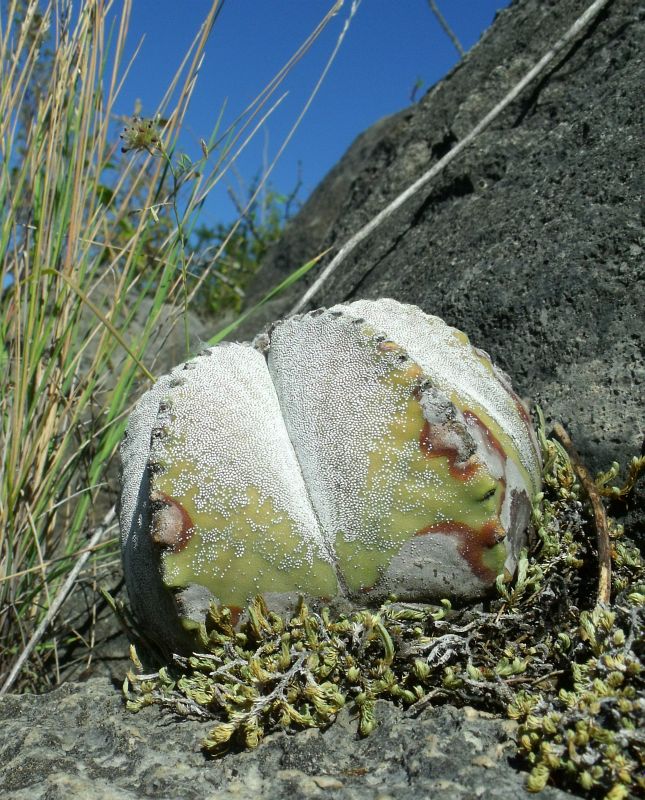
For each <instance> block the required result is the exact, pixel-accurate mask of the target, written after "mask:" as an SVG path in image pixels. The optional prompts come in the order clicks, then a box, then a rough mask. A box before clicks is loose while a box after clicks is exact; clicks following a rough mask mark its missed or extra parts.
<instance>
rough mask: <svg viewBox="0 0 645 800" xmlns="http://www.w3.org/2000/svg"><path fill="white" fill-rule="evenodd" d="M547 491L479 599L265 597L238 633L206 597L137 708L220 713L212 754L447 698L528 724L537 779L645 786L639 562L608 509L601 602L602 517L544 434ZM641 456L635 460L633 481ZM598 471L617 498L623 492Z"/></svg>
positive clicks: (136, 688) (529, 755) (134, 686)
mask: <svg viewBox="0 0 645 800" xmlns="http://www.w3.org/2000/svg"><path fill="white" fill-rule="evenodd" d="M539 438H540V442H541V446H542V455H543V459H544V476H543V478H544V492H543V494H542V495H540V497H539V498H538V501H537V502H536V504H535V507H534V511H533V522H534V529H535V532H536V535H535V541H534V542H533V544H532V546H531V548H530V550H529V552H526V553H524V554H523V555H522V557H521V559H520V562H519V566H518V570H517V575H516V577H515V580H514V582H513V583H512V584H505V583H504V582H503V581H502V580H501V579H500V580H499V581H498V584H497V596H496V597H494V598H493V599H491V600H489V601H488V602H487V603H485V604H483V605H479V606H476V607H470V608H463V609H453V608H452V607H451V604H450V602H449V601H448V600H445V601H443V602H442V604H441V605H440V606H419V605H407V604H403V603H397V602H396V601H395V599H394V598H393V599H392V600H390V601H389V602H387V603H385V604H384V605H383V606H382V607H381V608H380V609H378V610H377V611H375V610H364V611H360V612H356V613H353V614H350V615H348V616H340V617H336V618H334V617H332V616H331V615H330V614H329V612H328V611H327V610H326V609H323V610H322V611H320V612H315V611H313V610H311V609H308V608H307V607H306V606H305V605H304V604H301V605H300V607H299V609H298V612H297V613H296V615H295V616H294V617H293V618H292V619H290V620H288V621H285V620H283V619H282V618H281V617H279V616H278V615H276V614H274V613H272V612H270V611H269V610H268V609H267V608H266V606H265V605H264V603H263V601H262V600H261V599H260V598H257V599H256V600H255V601H254V602H253V603H252V604H251V605H250V606H249V607H248V609H247V615H246V616H247V619H246V622H245V623H244V624H243V625H242V628H241V630H239V631H236V630H235V629H234V628H233V626H232V624H231V617H230V612H229V611H228V609H226V608H217V607H213V608H211V611H210V614H209V616H208V619H207V622H206V624H205V625H204V626H202V628H201V629H200V632H199V635H200V643H201V651H202V652H200V653H198V654H195V655H194V656H192V657H190V658H179V657H175V661H174V663H173V664H172V665H171V666H169V667H168V668H164V669H162V670H159V671H158V672H156V673H154V674H148V675H146V674H143V671H142V668H141V665H140V664H138V660H137V659H136V653H133V655H134V660H135V667H136V671H133V672H131V673H130V674H129V675H128V677H127V678H126V680H125V683H124V693H125V696H126V698H127V706H128V708H129V709H130V710H132V711H138V710H139V709H141V708H143V707H144V706H146V705H150V704H158V705H162V706H165V707H168V708H171V709H173V710H174V711H176V712H179V713H181V714H185V715H189V716H195V717H198V718H201V719H212V720H213V728H212V730H211V732H210V733H209V735H208V736H207V737H206V739H205V741H204V747H205V748H206V750H208V751H209V752H211V753H213V754H221V753H223V752H225V751H226V750H227V749H228V748H230V747H232V746H246V747H255V746H256V745H257V744H258V743H259V742H260V741H261V739H262V737H263V736H264V735H265V734H266V733H268V732H270V731H273V730H276V729H279V728H306V727H320V728H324V727H326V726H328V725H329V724H331V722H332V721H333V720H334V718H335V716H336V714H337V713H338V711H339V710H340V709H341V708H342V707H343V706H349V707H350V709H351V710H352V711H353V712H354V713H355V714H356V719H357V726H358V730H359V731H360V733H361V734H363V735H367V734H369V733H370V731H372V730H373V729H374V727H375V726H376V725H378V719H377V717H376V714H375V703H376V700H377V699H389V700H391V701H392V702H395V703H397V704H399V705H402V706H414V705H415V704H417V705H416V708H418V709H421V708H423V707H425V706H426V705H427V704H430V703H432V704H438V703H442V702H450V703H453V704H456V705H465V704H470V705H475V706H479V707H481V708H485V709H487V710H489V711H491V710H493V711H497V712H498V713H500V714H506V715H508V716H509V717H511V718H512V719H514V720H517V721H518V723H519V728H518V733H517V745H518V755H519V757H520V758H521V759H522V760H523V762H524V763H525V764H526V766H527V768H528V769H530V772H529V774H528V777H527V788H528V789H529V790H531V791H539V790H540V789H542V788H543V787H545V786H546V785H556V786H558V787H561V788H565V789H567V790H570V791H573V792H576V793H578V794H581V795H583V796H587V797H607V798H611V800H617V799H618V798H622V797H627V796H630V795H635V794H636V793H638V792H639V790H640V791H643V790H645V783H644V782H643V777H642V775H643V748H642V734H640V733H639V724H640V720H642V718H643V712H644V711H645V702H644V701H643V666H642V660H641V659H642V647H643V645H642V642H643V631H644V629H645V619H644V618H645V610H644V608H645V568H644V565H643V561H642V558H641V556H640V553H639V552H638V550H637V549H636V548H635V547H634V546H633V545H632V544H630V542H629V541H628V540H627V539H625V538H624V536H623V531H622V528H621V527H620V526H619V525H617V524H616V522H615V521H614V520H612V519H611V518H610V519H609V533H610V540H611V552H612V602H611V606H603V605H598V604H596V585H597V553H596V545H595V536H594V529H593V524H592V521H591V520H592V514H591V512H590V509H589V508H588V507H587V501H586V500H585V499H584V495H583V493H582V491H581V489H580V486H579V484H578V481H577V479H576V474H575V471H574V469H573V466H572V464H571V462H570V459H569V457H568V456H567V453H566V452H565V450H564V449H563V448H562V446H561V445H560V444H558V442H556V441H553V440H550V439H547V438H546V437H545V436H544V432H543V426H542V428H541V430H540V433H539ZM644 462H645V460H643V459H635V461H634V463H633V464H632V466H631V467H630V469H629V471H628V482H629V483H630V485H633V484H634V482H635V480H636V477H637V474H638V472H639V471H641V470H642V468H643V465H644ZM616 474H617V472H616V470H615V468H613V467H612V469H611V470H609V471H607V472H606V473H604V474H603V475H601V476H600V477H599V480H598V484H597V485H598V489H599V492H600V493H601V494H602V495H604V496H606V497H607V498H609V499H611V500H612V501H615V499H616V498H620V497H622V496H624V494H625V491H624V490H623V489H619V488H616V487H609V486H608V484H609V482H610V481H611V480H613V479H614V478H615V477H616Z"/></svg>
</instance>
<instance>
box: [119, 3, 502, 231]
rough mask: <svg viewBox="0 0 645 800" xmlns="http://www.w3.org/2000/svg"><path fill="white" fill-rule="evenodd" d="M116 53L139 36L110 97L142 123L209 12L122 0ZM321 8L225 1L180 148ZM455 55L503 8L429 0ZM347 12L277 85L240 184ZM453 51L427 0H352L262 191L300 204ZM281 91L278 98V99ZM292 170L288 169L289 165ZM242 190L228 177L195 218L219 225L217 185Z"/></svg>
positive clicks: (272, 140)
mask: <svg viewBox="0 0 645 800" xmlns="http://www.w3.org/2000/svg"><path fill="white" fill-rule="evenodd" d="M133 5H134V9H133V14H132V20H131V27H130V37H129V40H128V52H129V53H131V52H133V50H134V48H135V45H136V44H137V43H138V41H139V40H140V39H141V37H142V36H144V37H145V39H144V42H143V45H142V48H141V51H140V53H139V56H138V57H137V60H136V62H135V64H134V66H133V68H132V70H131V72H130V75H129V77H128V80H127V83H126V85H125V87H124V90H123V92H122V94H121V97H120V100H119V103H118V111H119V113H121V114H127V113H131V112H132V109H133V108H134V103H135V100H137V99H139V100H140V101H141V104H142V114H143V115H144V116H145V115H151V114H152V113H153V112H154V110H155V109H156V107H157V104H158V102H159V101H160V99H161V97H162V95H163V93H164V90H165V88H166V86H167V84H168V82H169V81H170V79H171V77H172V75H173V74H174V72H175V69H176V68H177V66H178V64H179V62H180V60H181V58H182V56H183V54H184V53H185V51H186V49H187V47H188V46H189V44H190V42H191V41H192V39H193V37H194V35H195V32H196V31H197V30H198V28H199V26H200V24H201V22H202V20H203V19H204V17H205V15H206V14H207V12H208V10H209V8H210V0H134V3H133ZM332 5H333V2H332V0H226V1H225V3H224V6H223V9H222V11H221V13H220V16H219V18H218V20H217V22H216V24H215V27H214V29H213V33H212V35H211V38H210V41H209V43H208V45H207V50H206V58H205V61H204V65H203V67H202V71H201V74H200V77H199V81H198V84H197V89H196V91H195V94H194V98H193V101H192V105H191V108H190V110H189V113H188V116H187V120H186V125H185V128H184V134H183V138H182V147H183V149H184V150H185V151H186V152H187V153H188V155H190V156H191V157H192V158H194V159H196V158H199V157H200V156H201V151H200V146H199V139H200V137H204V138H208V135H209V133H210V131H211V130H212V128H213V126H214V123H215V120H216V119H217V116H218V114H219V113H220V110H221V108H222V104H223V103H224V102H225V101H226V103H227V105H226V111H225V114H224V122H225V123H227V122H231V121H232V120H233V119H234V118H235V117H236V116H237V114H239V113H240V112H241V111H242V110H243V109H244V108H245V107H246V105H247V104H248V103H249V102H250V101H251V100H253V98H254V97H255V96H256V95H257V93H258V92H259V91H260V90H261V89H262V88H263V87H264V85H265V84H266V83H267V82H268V80H269V79H270V78H272V77H273V75H274V74H275V72H276V71H277V70H278V69H280V68H281V67H282V66H283V64H284V63H285V62H286V61H287V60H288V59H289V57H290V56H291V55H292V54H293V53H294V51H295V50H296V49H297V47H298V46H299V45H300V44H301V43H302V42H303V41H304V39H305V38H306V37H307V36H308V34H309V33H310V32H311V31H312V30H313V29H314V27H315V26H316V24H317V23H318V22H319V21H320V20H321V19H322V17H323V16H324V15H325V13H326V12H327V11H328V10H329V9H330V8H331V6H332ZM437 5H438V7H439V8H440V10H441V11H442V13H443V14H444V16H445V17H446V19H447V20H448V22H449V24H450V26H451V27H452V29H453V31H454V32H455V34H456V35H457V37H458V38H459V40H460V42H461V44H462V45H463V47H464V48H465V49H466V50H467V49H469V48H470V47H472V46H473V44H475V42H476V41H477V40H478V39H479V37H480V36H481V34H482V32H483V31H484V30H485V29H486V28H487V27H488V26H489V25H490V24H491V22H492V20H493V18H494V16H495V13H496V11H498V10H499V9H500V8H504V7H505V6H507V5H508V0H437ZM350 8H351V0H345V3H344V5H343V7H342V8H341V10H340V12H339V13H338V14H337V15H336V17H334V19H333V20H332V21H331V23H330V24H329V25H328V27H327V28H326V29H325V31H324V32H323V34H322V35H321V36H320V37H319V39H318V40H317V41H316V43H315V44H314V46H313V48H312V49H311V50H310V51H309V52H308V53H307V55H306V56H305V58H304V59H303V60H302V61H300V62H299V63H298V64H297V65H296V67H295V69H294V70H293V71H292V72H291V73H290V75H289V76H288V77H287V79H286V82H285V83H284V84H283V87H284V88H283V89H282V91H288V92H289V94H288V96H287V97H286V98H285V100H284V101H283V102H282V103H281V105H280V106H279V108H278V109H277V110H276V111H275V113H274V114H273V115H272V116H271V118H270V119H269V120H268V121H267V123H266V124H265V126H264V129H263V130H262V131H261V132H260V133H259V135H258V136H257V138H256V139H255V141H254V142H253V143H252V144H251V145H250V146H249V148H248V149H247V150H246V151H245V153H244V154H243V156H242V157H241V158H240V160H239V161H238V164H237V169H238V172H239V175H240V177H241V180H242V182H243V183H245V184H248V183H249V182H250V181H252V179H253V177H254V176H255V175H257V174H258V173H259V172H260V171H261V169H262V165H263V161H264V160H266V159H268V161H269V162H270V161H272V160H273V157H274V155H275V153H276V152H277V150H278V148H279V147H280V145H281V143H282V141H283V139H284V137H285V136H286V134H287V133H288V131H289V129H290V128H291V126H292V124H293V122H294V120H295V119H296V117H297V115H298V114H299V113H300V111H301V109H302V107H303V105H304V103H305V102H306V100H307V98H308V96H309V94H310V92H311V90H312V89H313V87H314V85H315V83H316V81H317V80H318V77H319V76H320V73H321V71H322V69H323V67H324V65H325V63H326V62H327V59H328V58H329V55H330V53H331V51H332V50H333V48H334V46H335V44H336V41H337V39H338V36H339V34H340V32H341V30H342V28H343V25H344V23H345V20H346V19H347V17H348V14H349V11H350ZM458 60H459V55H458V53H457V51H456V49H455V47H454V46H453V44H452V43H451V41H450V40H449V38H448V37H447V36H446V34H445V33H444V32H443V31H442V29H441V27H440V26H439V23H438V22H437V20H436V18H435V16H434V15H433V14H432V13H431V10H430V6H429V4H428V2H427V0H362V3H361V4H360V7H359V8H358V10H357V12H356V15H355V16H354V18H353V20H352V22H351V26H350V28H349V30H348V32H347V35H346V37H345V39H344V42H343V44H342V47H341V49H340V51H339V53H338V55H337V57H336V59H335V61H334V63H333V65H332V67H331V69H330V71H329V73H328V75H327V77H326V79H325V82H324V83H323V85H322V87H321V89H320V91H319V93H318V94H317V96H316V99H315V100H314V102H313V104H312V106H311V108H310V109H309V111H308V112H307V114H306V116H305V118H304V120H303V122H302V123H301V125H300V127H299V128H298V130H297V132H296V134H295V136H294V138H293V139H292V140H291V142H290V144H289V145H288V147H287V149H286V150H285V152H284V154H283V156H282V157H281V160H280V162H279V163H278V165H277V166H276V168H275V169H274V171H273V173H272V176H271V182H272V185H273V186H274V188H275V189H276V190H278V191H280V192H283V193H289V192H290V191H291V190H292V189H293V188H294V187H295V185H296V183H297V180H298V176H299V175H300V178H301V180H302V187H301V190H300V193H299V197H300V198H301V199H302V200H304V199H306V197H307V196H308V195H309V194H310V193H311V191H312V190H313V189H314V188H315V186H316V185H317V184H318V183H319V182H320V180H321V179H322V178H323V177H324V175H325V174H326V173H327V172H328V170H329V169H330V168H331V167H332V166H334V164H335V163H336V162H337V161H338V160H339V159H340V157H341V156H342V155H343V153H344V152H345V150H346V149H347V148H348V147H349V145H350V144H351V143H352V141H353V140H354V139H355V138H356V136H357V135H358V134H359V133H361V132H362V131H363V130H365V129H366V128H368V127H369V126H370V125H371V124H372V123H374V122H376V121H377V120H379V119H380V118H382V117H384V116H386V115H388V114H392V113H394V112H396V111H399V110H401V109H403V108H405V107H406V106H408V105H410V103H411V94H412V91H413V88H414V86H415V83H417V81H422V82H423V84H422V87H421V89H419V90H417V94H416V97H417V99H418V97H420V96H422V95H423V94H424V93H425V91H427V89H429V88H430V86H432V85H433V84H434V83H436V82H437V81H438V80H440V79H441V78H442V77H443V76H444V75H445V74H446V73H447V72H448V71H449V70H450V69H451V68H452V67H453V66H454V65H455V64H456V63H457V61H458ZM280 93H281V92H280ZM299 163H300V172H299V167H298V164H299ZM227 185H229V186H232V187H233V188H234V189H235V190H236V191H237V192H239V193H241V194H243V190H241V189H240V186H239V182H238V178H237V177H236V176H234V175H230V176H229V177H228V178H227V179H225V180H224V181H223V183H222V184H221V189H219V190H218V191H216V193H215V194H214V195H213V196H212V197H211V198H210V199H209V201H208V202H207V204H206V206H205V209H204V212H205V214H204V216H203V217H202V219H203V221H204V222H206V223H207V224H211V223H215V222H218V221H227V220H231V219H233V218H234V216H235V210H234V207H233V205H232V203H231V201H230V200H229V199H228V195H227V192H226V186H227Z"/></svg>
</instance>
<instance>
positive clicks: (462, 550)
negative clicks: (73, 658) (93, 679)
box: [121, 300, 540, 649]
mask: <svg viewBox="0 0 645 800" xmlns="http://www.w3.org/2000/svg"><path fill="white" fill-rule="evenodd" d="M254 345H255V347H252V346H251V345H248V344H223V345H219V346H217V347H214V348H211V349H209V350H207V351H205V352H204V353H203V354H201V355H200V356H199V357H197V358H195V359H193V360H192V361H190V362H188V363H187V364H185V365H183V366H181V367H178V368H176V369H175V370H174V371H173V372H172V373H171V375H170V376H165V377H164V378H162V379H160V381H158V382H157V383H156V384H155V386H154V387H153V388H152V389H151V390H150V391H149V392H147V393H146V394H145V395H144V396H143V397H142V399H141V400H140V401H139V404H138V405H137V407H136V409H135V411H134V412H133V414H132V417H131V419H130V422H129V425H128V431H127V434H126V437H125V440H124V443H123V445H122V449H121V453H122V461H123V473H122V474H123V479H122V483H123V489H122V503H121V529H122V547H123V560H124V567H125V573H126V579H127V584H128V590H129V593H130V596H131V599H132V603H133V607H134V610H135V613H136V614H137V616H138V617H139V619H140V621H141V623H142V625H143V626H144V627H147V628H148V630H149V631H150V632H151V635H152V636H154V637H155V638H157V639H158V640H160V641H162V642H164V643H165V644H166V646H167V647H168V648H170V649H172V648H175V649H186V648H187V647H188V645H187V644H186V642H187V641H188V640H189V634H190V631H191V629H194V628H195V627H196V626H198V625H199V624H200V622H202V621H203V619H204V615H205V613H206V611H207V609H208V605H209V603H210V602H212V601H215V602H218V603H220V604H223V605H227V606H228V607H229V608H231V610H232V612H233V615H234V618H237V615H239V613H240V611H241V610H242V608H243V607H244V605H245V604H246V602H247V601H248V600H249V599H250V598H251V597H252V596H254V595H256V594H263V595H264V596H265V598H266V599H267V601H268V602H269V603H270V605H271V606H272V607H274V608H275V609H276V610H279V611H284V610H287V609H290V608H293V607H294V606H295V604H296V602H297V600H298V598H299V597H300V596H304V597H305V598H306V599H307V600H308V601H309V602H316V601H319V602H324V603H335V604H336V605H338V606H339V607H347V606H352V605H361V604H362V605H365V604H366V603H367V604H369V603H376V602H380V601H382V600H383V599H385V598H386V597H387V596H389V595H395V596H397V597H398V598H399V599H401V600H409V601H424V600H432V599H435V600H436V599H438V598H441V597H451V598H452V599H461V600H465V599H470V598H475V597H479V596H481V595H482V594H483V593H484V592H485V591H486V590H487V589H488V588H489V587H490V586H491V584H492V583H493V582H494V580H495V578H496V576H497V575H498V574H499V573H500V572H501V571H502V570H503V569H504V568H505V569H506V571H507V573H508V574H512V573H513V571H514V569H515V565H516V562H517V557H518V554H519V550H520V548H521V546H522V543H523V541H524V537H525V534H526V530H527V527H528V524H529V518H530V509H531V502H532V499H533V497H534V495H535V493H536V492H537V491H539V485H540V459H539V451H538V448H537V443H536V441H535V436H534V433H533V431H532V427H531V424H530V420H529V417H528V415H527V413H526V410H525V409H524V406H523V405H522V403H521V401H520V400H519V399H518V397H517V396H516V395H515V394H514V393H513V391H512V389H511V387H510V382H509V380H508V378H507V377H506V376H505V375H504V373H502V372H501V371H500V370H498V369H497V368H496V367H494V366H493V365H492V364H491V361H490V359H489V357H488V356H487V355H486V353H484V352H483V351H480V350H477V349H475V348H473V347H472V346H471V345H470V344H469V342H468V339H467V337H466V336H465V334H463V333H461V332H459V331H457V330H455V329H453V328H450V327H449V326H447V325H446V324H445V323H444V322H442V321H441V320H439V319H438V318H436V317H432V316H429V315H427V314H424V313H423V312H422V311H421V310H420V309H418V308H416V307H415V306H408V305H403V304H401V303H398V302H396V301H394V300H377V301H358V302H355V303H351V304H349V305H341V306H335V307H334V308H332V309H329V310H318V311H315V312H311V313H310V314H305V315H302V316H297V317H292V318H290V319H286V320H283V321H281V322H278V323H276V324H274V325H272V326H271V327H270V328H269V329H268V330H267V332H266V333H264V334H262V335H260V336H258V337H257V339H256V340H255V342H254Z"/></svg>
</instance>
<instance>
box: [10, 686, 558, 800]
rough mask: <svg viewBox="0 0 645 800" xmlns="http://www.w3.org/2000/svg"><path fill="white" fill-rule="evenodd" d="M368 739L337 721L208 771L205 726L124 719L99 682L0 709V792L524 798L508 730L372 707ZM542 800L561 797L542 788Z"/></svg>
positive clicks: (347, 719)
mask: <svg viewBox="0 0 645 800" xmlns="http://www.w3.org/2000/svg"><path fill="white" fill-rule="evenodd" d="M377 716H378V720H379V723H380V724H379V727H378V728H377V729H376V730H375V731H374V732H373V733H372V734H371V735H370V736H369V737H367V738H366V739H359V738H357V735H356V720H355V719H352V717H351V713H350V711H343V713H341V714H340V715H339V718H338V719H337V721H336V723H335V724H334V725H332V726H331V727H330V728H329V729H328V730H327V731H324V732H321V731H319V730H308V731H303V732H300V733H297V734H296V735H287V734H286V733H276V734H272V735H271V736H269V737H267V738H266V739H265V741H264V742H263V743H262V744H260V746H259V747H258V749H257V750H255V751H245V752H236V753H229V754H228V755H226V756H225V757H224V758H223V759H220V760H213V759H211V758H208V757H207V756H205V755H204V754H203V752H202V751H201V750H200V747H199V743H200V739H201V738H202V737H203V736H204V734H205V733H206V732H207V730H208V727H209V726H208V724H207V723H204V722H197V721H191V720H184V719H182V720H181V721H177V720H175V719H173V718H172V716H171V715H170V714H168V713H163V712H161V711H160V710H159V708H157V707H150V708H146V709H144V710H143V711H141V712H139V713H138V714H136V715H135V714H131V713H128V712H126V711H125V710H124V708H123V703H122V700H121V698H120V697H119V694H118V693H117V692H116V690H115V689H114V687H113V686H112V684H111V683H110V682H109V681H108V680H107V679H105V678H93V679H91V680H89V681H87V682H86V683H84V684H73V683H70V684H66V685H64V686H62V687H61V688H59V689H56V690H55V691H53V692H51V693H50V694H48V695H41V696H34V695H23V696H20V697H16V696H14V697H7V698H4V699H2V700H0V729H1V730H2V738H1V739H0V764H2V767H0V793H1V794H2V796H3V797H5V798H7V800H45V798H46V799H47V800H68V798H70V797H75V798H83V800H94V799H95V798H96V800H138V799H139V798H146V797H150V798H155V800H171V799H173V800H174V798H178V799H179V798H180V799H181V800H204V798H208V799H209V800H225V798H233V797H235V798H239V800H247V799H248V800H260V799H261V798H266V800H273V798H278V797H290V798H293V800H304V798H332V799H334V800H341V798H347V800H377V798H379V799H380V800H387V798H397V800H404V799H405V798H417V797H434V798H437V800H442V799H445V800H448V798H449V799H450V800H460V798H464V800H465V798H473V797H476V798H479V800H488V799H489V798H490V800H493V798H499V800H506V799H507V798H509V797H513V798H527V799H528V798H529V797H531V795H530V794H529V793H528V792H526V791H525V789H524V788H523V787H524V781H525V777H526V775H525V774H524V773H521V772H518V771H517V770H515V769H514V768H513V767H512V766H511V765H510V764H509V757H512V755H513V752H514V745H513V741H512V735H513V732H514V723H511V722H510V721H501V720H497V719H493V718H491V717H490V715H485V714H484V715H482V714H480V713H478V712H476V711H475V710H474V709H468V708H467V709H460V710H459V709H456V708H453V707H452V706H443V707H440V708H434V709H426V710H424V711H422V712H421V713H420V714H419V716H418V717H416V718H414V717H412V716H410V715H406V714H405V713H404V712H403V711H401V710H400V709H398V708H396V707H395V706H393V705H392V704H390V703H385V702H379V704H378V707H377ZM540 797H543V798H544V800H558V798H562V799H563V800H564V798H566V797H569V795H566V794H564V793H563V792H560V791H558V790H556V789H547V790H546V791H545V792H544V793H543V794H542V795H540Z"/></svg>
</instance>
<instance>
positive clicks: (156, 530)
mask: <svg viewBox="0 0 645 800" xmlns="http://www.w3.org/2000/svg"><path fill="white" fill-rule="evenodd" d="M150 500H151V502H152V507H153V512H152V525H151V526H150V536H151V537H152V541H153V542H154V543H155V544H157V545H159V546H161V547H169V548H171V549H172V551H173V553H180V552H181V551H182V550H183V549H184V547H186V545H187V544H188V542H189V541H190V538H191V536H192V535H193V521H192V519H191V518H190V515H189V514H188V512H187V511H186V509H185V508H184V507H183V506H182V505H181V504H180V503H178V502H177V501H176V500H175V499H174V498H172V497H170V496H169V495H167V494H165V493H164V492H154V493H153V494H152V495H151V496H150Z"/></svg>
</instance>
